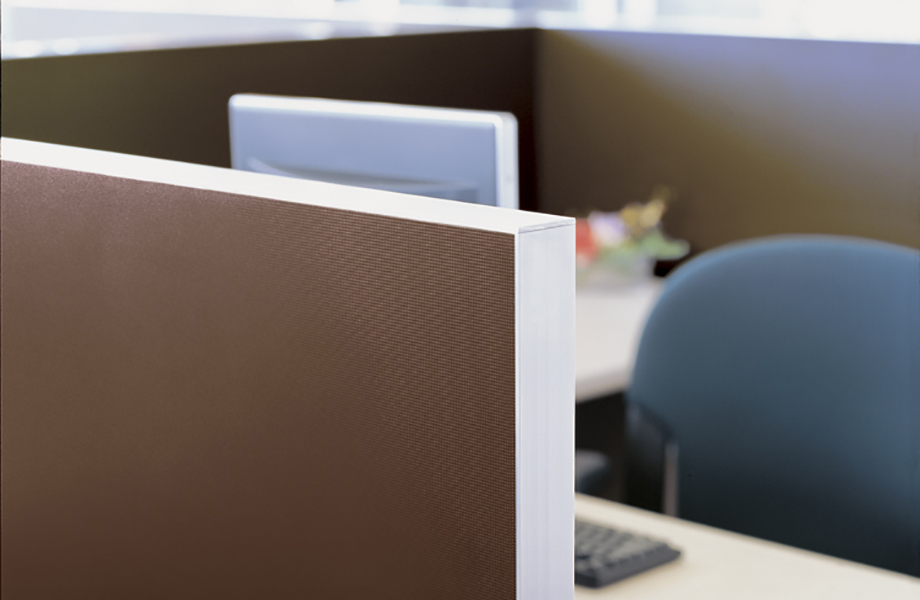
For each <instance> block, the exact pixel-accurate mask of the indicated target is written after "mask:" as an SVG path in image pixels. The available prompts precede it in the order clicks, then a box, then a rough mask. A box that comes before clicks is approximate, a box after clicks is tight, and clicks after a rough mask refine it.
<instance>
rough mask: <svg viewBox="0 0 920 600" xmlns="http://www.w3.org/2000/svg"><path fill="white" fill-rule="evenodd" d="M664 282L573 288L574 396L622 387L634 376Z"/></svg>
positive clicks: (585, 397) (594, 395)
mask: <svg viewBox="0 0 920 600" xmlns="http://www.w3.org/2000/svg"><path fill="white" fill-rule="evenodd" d="M662 288H663V283H662V282H661V280H659V279H649V280H647V281H640V282H637V283H636V284H634V285H632V286H628V287H623V288H610V289H604V288H593V287H579V288H578V290H577V292H576V294H575V401H576V402H584V401H586V400H592V399H594V398H598V397H600V396H606V395H608V394H614V393H617V392H622V391H624V390H626V388H627V387H629V383H630V381H631V380H632V370H633V364H634V363H635V361H636V351H637V350H638V348H639V340H640V339H641V337H642V330H643V328H644V327H645V322H646V321H647V320H648V316H649V313H651V311H652V308H654V306H655V302H657V301H658V297H659V296H660V295H661V291H662Z"/></svg>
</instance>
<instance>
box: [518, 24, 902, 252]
mask: <svg viewBox="0 0 920 600" xmlns="http://www.w3.org/2000/svg"><path fill="white" fill-rule="evenodd" d="M538 49H539V50H538V62H537V65H538V67H537V74H536V77H535V79H536V81H537V82H538V89H537V95H538V98H539V102H537V107H538V112H537V120H536V128H537V134H538V135H537V140H538V143H539V156H538V171H539V174H540V206H541V209H543V210H546V211H548V212H557V213H561V212H564V211H565V210H568V209H572V208H580V209H589V208H599V209H605V210H618V209H619V208H621V207H622V206H623V205H624V204H626V203H627V202H630V201H636V200H645V199H646V198H648V196H649V194H650V192H651V190H652V188H653V186H655V185H656V184H660V183H663V184H669V185H673V186H675V187H676V188H677V192H678V197H677V201H676V203H675V204H674V206H673V210H671V211H669V213H668V214H667V215H666V217H665V227H666V230H667V231H668V232H669V233H671V234H673V235H675V236H677V237H682V238H685V239H687V240H689V241H690V243H691V245H692V247H693V248H694V250H695V251H703V250H708V249H710V248H714V247H716V246H720V245H722V244H725V243H728V242H732V241H736V240H741V239H746V238H752V237H758V236H765V235H774V234H782V233H826V234H840V235H853V236H861V237H867V238H874V239H878V240H883V241H887V242H892V243H896V244H903V245H906V246H911V247H914V248H917V247H920V217H918V214H920V213H918V211H920V68H918V65H920V46H918V45H913V44H874V43H865V42H838V41H827V40H794V39H763V38H760V39H758V38H750V37H731V36H713V35H686V34H661V33H638V32H625V31H542V32H541V33H540V40H539V45H538Z"/></svg>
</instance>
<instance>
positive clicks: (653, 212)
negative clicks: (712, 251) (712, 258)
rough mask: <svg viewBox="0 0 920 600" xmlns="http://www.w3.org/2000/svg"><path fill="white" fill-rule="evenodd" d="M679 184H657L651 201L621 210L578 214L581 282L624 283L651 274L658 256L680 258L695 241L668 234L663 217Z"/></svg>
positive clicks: (578, 257) (663, 258) (577, 253)
mask: <svg viewBox="0 0 920 600" xmlns="http://www.w3.org/2000/svg"><path fill="white" fill-rule="evenodd" d="M673 197H674V192H673V189H672V188H670V187H667V186H663V185H659V186H656V187H655V189H654V190H653V191H652V195H651V197H650V198H649V200H648V202H646V203H645V204H640V203H632V204H629V205H627V206H625V207H623V209H622V210H620V211H619V212H608V213H605V212H598V211H594V212H592V213H591V214H589V215H588V217H587V218H583V219H577V221H576V229H575V240H576V241H575V254H576V260H577V265H578V281H579V283H581V284H592V283H593V284H607V285H611V284H613V285H622V284H626V283H629V282H634V281H636V280H639V279H644V278H648V277H650V276H651V275H652V270H653V268H654V264H655V261H656V260H676V259H679V258H681V257H683V256H685V255H686V254H687V252H688V251H689V249H690V247H689V244H687V242H685V241H683V240H675V239H673V238H670V237H668V236H666V235H665V234H664V232H663V231H662V227H661V218H662V216H663V215H664V213H665V211H666V210H667V207H668V203H669V202H670V201H672V200H673Z"/></svg>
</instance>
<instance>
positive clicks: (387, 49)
mask: <svg viewBox="0 0 920 600" xmlns="http://www.w3.org/2000/svg"><path fill="white" fill-rule="evenodd" d="M918 64H920V46H917V45H908V44H874V43H862V42H831V41H815V40H810V41H809V40H782V39H755V38H738V37H729V36H694V35H677V34H652V33H636V32H616V31H608V32H584V31H583V32H576V31H542V30H534V29H521V30H514V29H511V30H494V31H468V32H455V33H437V34H424V35H404V36H392V37H381V38H363V39H333V40H323V41H310V42H288V43H275V44H255V45H248V46H225V47H215V48H194V49H181V50H162V51H150V52H133V53H126V54H119V55H85V56H67V57H55V58H36V59H23V60H14V61H6V62H4V65H3V73H2V77H3V87H2V94H3V104H2V117H3V134H4V135H6V136H11V137H22V138H26V139H34V140H40V141H50V142H56V143H62V144H73V145H78V146H87V147H92V148H100V149H107V150H116V151H120V152H129V153H134V154H142V155H147V156H158V157H164V158H172V159H176V160H184V161H191V162H199V163H205V164H215V165H227V164H228V163H229V154H228V146H229V140H228V135H227V126H226V108H225V107H226V100H227V98H229V96H230V95H231V94H233V93H236V92H261V93H274V94H289V95H315V96H329V97H335V98H344V99H359V100H379V101H392V102H404V103H409V104H424V105H433V106H450V107H459V108H477V109H491V110H507V111H511V112H513V113H514V114H515V115H516V116H517V118H518V121H519V124H520V174H521V186H520V189H521V203H522V206H524V207H525V208H530V209H534V208H537V209H539V210H542V211H545V212H552V213H558V214H562V213H568V212H578V211H586V210H588V209H591V208H599V209H607V210H614V209H618V208H620V207H622V206H623V205H624V204H626V203H627V202H630V201H634V200H641V199H644V198H645V197H647V195H648V194H649V193H650V191H651V189H652V187H653V186H654V185H655V184H658V183H663V184H669V185H673V186H675V187H676V188H677V189H678V194H679V196H678V201H677V203H676V204H675V205H674V207H673V210H672V211H671V212H670V213H669V214H668V215H667V216H666V220H665V223H666V225H667V229H668V230H669V231H670V232H671V233H672V234H674V235H675V236H678V237H683V238H686V239H688V240H689V241H690V242H691V243H692V245H693V248H694V250H695V251H703V250H707V249H709V248H713V247H716V246H719V245H722V244H725V243H727V242H731V241H734V240H739V239H745V238H750V237H756V236H762V235H771V234H778V233H792V232H797V233H803V232H813V233H834V234H845V235H857V236H863V237H869V238H875V239H880V240H885V241H889V242H894V243H899V244H905V245H908V246H913V247H918V246H920V69H918V68H917V65H918Z"/></svg>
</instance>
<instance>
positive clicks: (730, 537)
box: [575, 495, 920, 600]
mask: <svg viewBox="0 0 920 600" xmlns="http://www.w3.org/2000/svg"><path fill="white" fill-rule="evenodd" d="M575 515H576V517H578V518H582V519H584V520H586V521H592V522H595V523H598V524H601V525H608V526H610V527H615V528H618V529H623V530H627V531H634V532H635V533H639V534H644V535H648V536H649V537H653V538H658V539H661V540H664V541H667V542H668V543H669V544H671V545H672V546H674V547H675V548H679V549H680V550H681V551H682V552H683V555H682V556H681V557H680V558H678V559H677V560H676V561H674V562H672V563H669V564H667V565H663V566H661V567H658V568H656V569H652V570H650V571H647V572H645V573H641V574H639V575H636V576H634V577H631V578H629V579H624V580H623V581H620V582H618V583H614V584H613V585H610V586H607V587H606V588H602V589H600V590H592V589H589V588H583V587H578V586H575V599H576V600H588V599H589V598H611V599H613V598H616V599H617V600H630V599H632V598H636V599H639V598H641V599H642V600H656V599H659V598H668V599H669V600H670V599H673V598H682V599H686V600H695V599H697V598H699V599H706V600H722V599H735V598H745V599H752V600H759V599H765V598H770V599H783V600H796V599H800V598H801V599H803V600H804V599H808V600H816V599H818V600H822V599H825V598H827V599H833V600H850V599H856V598H860V599H862V598H865V599H866V600H869V599H872V600H876V599H879V598H885V599H886V600H900V599H904V600H918V599H920V579H917V578H915V577H910V576H908V575H902V574H899V573H894V572H891V571H885V570H882V569H876V568H874V567H869V566H866V565H862V564H858V563H854V562H850V561H846V560H840V559H837V558H832V557H830V556H825V555H823V554H816V553H814V552H807V551H805V550H799V549H797V548H791V547H789V546H783V545H781V544H775V543H773V542H767V541H764V540H759V539H756V538H752V537H748V536H744V535H739V534H736V533H731V532H728V531H722V530H720V529H714V528H712V527H706V526H704V525H699V524H696V523H690V522H688V521H681V520H680V519H674V518H672V517H666V516H664V515H659V514H655V513H650V512H647V511H644V510H640V509H637V508H632V507H629V506H624V505H622V504H616V503H613V502H608V501H606V500H598V499H596V498H591V497H588V496H582V495H576V498H575Z"/></svg>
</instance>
